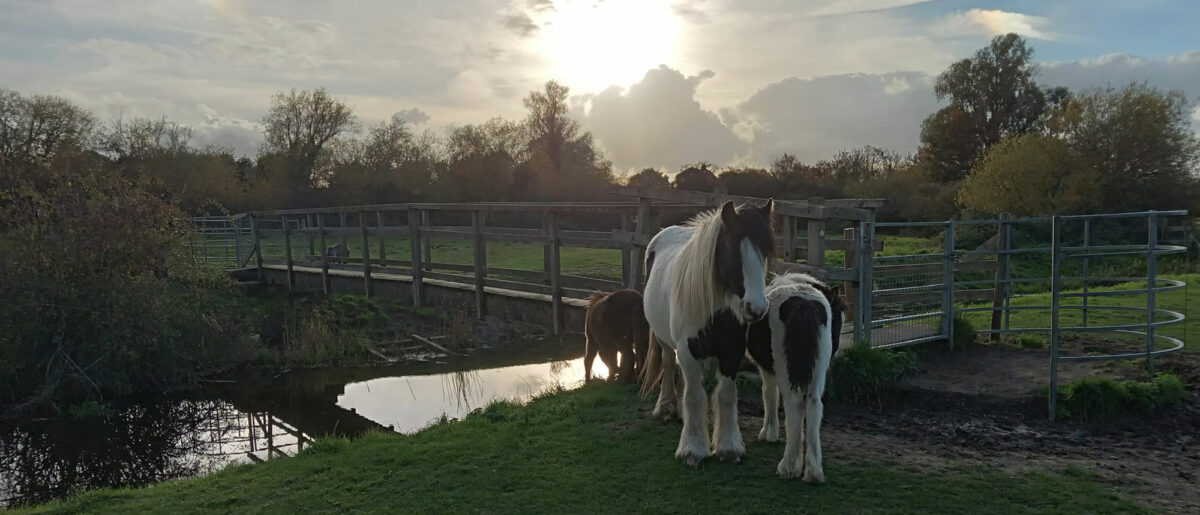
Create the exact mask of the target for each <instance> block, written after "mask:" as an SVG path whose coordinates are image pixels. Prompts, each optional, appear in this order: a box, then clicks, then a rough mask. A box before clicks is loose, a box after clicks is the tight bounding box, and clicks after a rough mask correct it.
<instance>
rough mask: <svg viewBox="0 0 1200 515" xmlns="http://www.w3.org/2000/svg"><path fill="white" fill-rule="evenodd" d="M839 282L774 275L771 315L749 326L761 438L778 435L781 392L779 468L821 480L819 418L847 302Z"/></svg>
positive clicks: (769, 291)
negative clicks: (783, 437) (783, 428)
mask: <svg viewBox="0 0 1200 515" xmlns="http://www.w3.org/2000/svg"><path fill="white" fill-rule="evenodd" d="M840 293H841V292H840V291H839V290H838V288H837V287H836V286H834V287H829V286H827V285H826V284H824V283H822V282H821V281H818V280H817V279H815V278H813V277H812V276H809V275H807V274H785V275H780V276H777V277H775V279H773V280H772V281H771V283H770V284H769V285H768V286H767V300H768V302H769V303H770V309H769V312H768V313H767V317H766V318H765V319H764V320H760V321H757V322H754V323H752V324H750V327H749V329H748V330H747V331H746V333H745V334H746V340H747V354H748V355H749V356H750V360H751V361H753V362H754V363H755V364H756V365H758V369H759V373H760V374H761V375H762V380H763V381H762V395H763V411H764V413H763V427H762V430H761V431H759V433H758V438H759V440H763V441H768V442H774V441H777V440H779V394H780V392H781V391H782V393H783V411H784V415H786V417H787V418H786V422H787V445H786V446H785V447H784V450H783V459H781V460H780V461H779V466H778V467H777V468H776V472H777V473H778V474H779V476H780V477H784V478H791V477H800V478H801V480H803V481H804V482H808V483H823V482H824V481H825V473H824V470H823V469H822V467H821V435H820V430H821V418H822V414H823V411H824V407H823V406H822V403H821V396H822V395H823V394H824V393H825V379H826V377H827V376H826V374H827V372H828V370H829V363H830V360H832V359H833V356H834V354H836V353H837V349H838V337H839V335H840V333H841V330H842V315H843V313H845V310H846V305H845V302H844V301H843V300H842V298H841V294H840Z"/></svg>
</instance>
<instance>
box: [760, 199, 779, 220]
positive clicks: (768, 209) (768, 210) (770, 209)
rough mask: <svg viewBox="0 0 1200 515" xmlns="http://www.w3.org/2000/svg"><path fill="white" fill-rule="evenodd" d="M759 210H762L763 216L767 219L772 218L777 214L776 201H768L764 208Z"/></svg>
mask: <svg viewBox="0 0 1200 515" xmlns="http://www.w3.org/2000/svg"><path fill="white" fill-rule="evenodd" d="M759 209H760V210H762V212H763V215H766V217H767V218H770V217H771V215H774V214H775V199H773V198H769V199H767V203H766V204H763V206H762V207H760V208H759Z"/></svg>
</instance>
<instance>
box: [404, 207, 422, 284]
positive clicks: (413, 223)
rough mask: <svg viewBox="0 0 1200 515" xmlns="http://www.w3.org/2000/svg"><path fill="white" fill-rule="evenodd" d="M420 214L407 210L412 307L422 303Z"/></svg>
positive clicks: (414, 210) (413, 210) (410, 209)
mask: <svg viewBox="0 0 1200 515" xmlns="http://www.w3.org/2000/svg"><path fill="white" fill-rule="evenodd" d="M420 217H421V212H419V211H417V210H416V209H413V208H409V209H408V246H409V249H410V250H411V256H412V270H411V275H412V294H413V306H414V307H420V306H421V301H422V297H423V296H422V292H421V288H422V283H421V276H422V273H421V269H422V267H424V266H425V265H423V264H422V263H421V222H420Z"/></svg>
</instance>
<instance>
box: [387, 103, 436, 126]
mask: <svg viewBox="0 0 1200 515" xmlns="http://www.w3.org/2000/svg"><path fill="white" fill-rule="evenodd" d="M392 118H395V119H399V120H404V121H406V122H408V123H413V124H417V123H425V122H427V121H429V115H428V114H427V113H426V112H425V111H422V110H420V109H417V108H415V107H411V108H408V109H401V110H399V111H396V112H395V113H393V114H392Z"/></svg>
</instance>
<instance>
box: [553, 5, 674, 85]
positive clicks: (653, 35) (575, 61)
mask: <svg viewBox="0 0 1200 515" xmlns="http://www.w3.org/2000/svg"><path fill="white" fill-rule="evenodd" d="M541 25H542V28H541V30H539V31H538V32H539V34H538V43H537V44H538V47H539V49H540V51H541V53H543V55H545V56H546V57H547V59H548V60H549V62H550V65H551V67H552V68H551V70H549V72H550V74H551V76H552V77H553V78H555V79H558V80H560V81H562V82H564V83H566V85H568V86H570V87H571V88H572V89H575V90H577V91H579V92H597V91H601V90H603V89H605V88H607V87H609V86H612V85H618V86H622V87H626V86H629V85H630V84H633V83H634V82H637V81H638V80H640V79H641V78H642V76H643V75H644V74H645V73H646V70H649V69H651V68H656V67H658V65H660V64H668V65H670V64H674V63H675V61H676V60H677V54H678V52H679V33H680V27H679V25H680V24H679V18H678V17H676V16H675V15H674V13H672V12H671V7H670V5H669V4H666V3H661V2H654V1H645V0H641V1H632V0H603V1H602V0H585V1H571V0H567V1H560V2H555V9H554V11H552V12H550V13H548V14H546V15H545V18H544V19H543V22H542V24H541Z"/></svg>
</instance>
